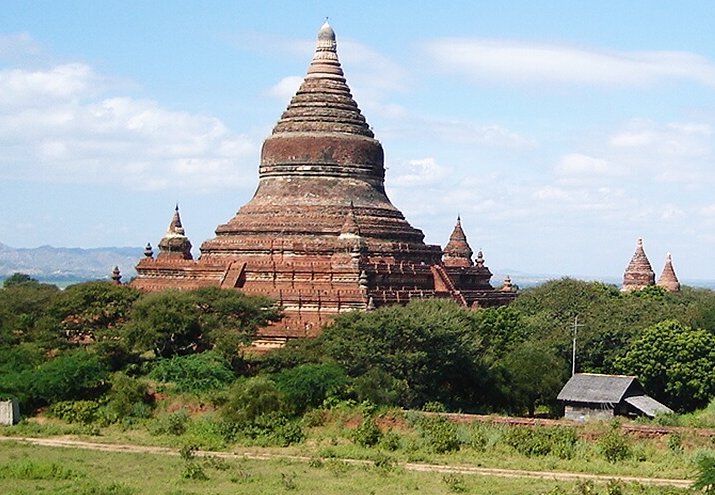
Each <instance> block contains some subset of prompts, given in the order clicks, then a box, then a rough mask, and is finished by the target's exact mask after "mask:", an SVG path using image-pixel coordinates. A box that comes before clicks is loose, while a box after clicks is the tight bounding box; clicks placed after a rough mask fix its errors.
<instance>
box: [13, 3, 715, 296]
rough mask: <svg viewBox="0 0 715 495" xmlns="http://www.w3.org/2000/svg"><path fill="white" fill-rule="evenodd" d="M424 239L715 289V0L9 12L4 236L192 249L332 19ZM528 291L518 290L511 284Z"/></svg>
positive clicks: (404, 203) (243, 196) (524, 264)
mask: <svg viewBox="0 0 715 495" xmlns="http://www.w3.org/2000/svg"><path fill="white" fill-rule="evenodd" d="M326 16H328V17H329V19H330V23H331V25H332V26H333V28H334V29H335V31H336V34H337V39H338V53H339V56H340V59H341V62H342V65H343V69H344V71H345V73H346V77H347V80H348V84H349V85H350V87H351V88H352V90H353V93H354V95H355V98H356V100H357V102H358V104H359V105H360V107H361V109H362V111H363V113H364V115H365V116H366V118H367V120H368V123H370V125H371V126H372V127H373V129H374V131H375V134H376V136H377V138H378V139H379V140H380V141H381V142H382V144H383V146H384V148H385V154H386V166H387V179H386V186H387V190H388V195H389V196H390V198H391V200H392V202H393V203H394V204H395V205H396V206H397V207H399V208H400V209H401V210H402V211H403V212H404V213H405V215H406V217H407V218H408V220H409V221H410V222H411V223H412V224H413V225H414V226H416V227H418V228H421V229H422V230H423V231H424V232H425V235H426V240H427V241H428V242H430V243H437V244H442V245H444V243H445V242H446V240H447V238H448V236H449V233H450V231H451V229H452V227H453V225H454V222H455V219H456V216H457V214H460V215H461V217H462V223H463V226H464V229H465V232H466V234H467V236H468V238H469V241H470V243H471V245H472V247H473V248H474V249H475V250H476V249H480V248H481V249H483V250H484V253H485V257H486V261H487V264H488V265H489V266H490V267H491V268H492V269H493V270H500V271H523V272H531V273H547V274H555V275H573V276H594V277H620V276H621V275H622V273H623V270H624V268H625V266H626V264H627V263H628V261H629V259H630V257H631V255H632V254H633V250H634V248H635V243H636V239H637V237H639V236H642V237H643V238H644V239H645V248H646V252H647V253H648V255H649V257H650V260H651V263H652V265H653V268H654V269H655V271H656V272H657V273H659V272H660V270H661V269H662V267H663V262H664V260H665V255H666V252H668V251H670V252H672V254H673V260H674V264H675V269H676V272H677V273H678V275H679V276H680V277H681V278H682V279H697V278H705V279H715V263H713V261H712V253H713V251H715V249H714V248H715V193H714V191H715V146H714V145H715V134H714V133H715V36H713V35H712V19H714V18H715V2H711V1H699V2H698V1H683V2H672V1H658V0H652V1H629V2H622V1H600V2H581V1H568V2H567V1H563V2H559V1H549V2H546V1H543V2H540V1H534V0H531V1H521V2H520V1H501V2H472V1H464V2H426V1H416V0H411V1H392V2H370V1H360V2H354V1H341V2H335V1H331V2H327V1H325V2H323V1H314V2H310V1H300V2H299V1H295V2H289V1H284V2H279V1H260V2H249V1H207V2H184V1H172V2H168V1H165V2H162V1H152V2H145V1H122V2H114V1H109V0H107V1H102V2H97V1H57V0H55V1H33V2H28V1H14V0H5V1H4V2H3V5H2V9H0V212H1V214H0V242H2V243H4V244H7V245H10V246H14V247H33V246H39V245H42V244H51V245H55V246H79V247H97V246H108V245H122V246H143V245H144V244H146V242H151V243H152V244H153V245H156V243H157V242H158V240H159V239H160V238H161V236H162V234H163V232H164V231H165V229H166V226H167V225H168V222H169V220H170V217H171V214H172V211H173V207H174V204H175V203H176V202H177V201H178V202H179V204H180V206H181V211H182V218H183V220H184V226H185V228H186V230H187V234H188V235H189V237H190V238H191V240H192V242H193V244H194V246H196V247H198V246H199V245H200V243H201V242H202V241H203V240H205V239H208V238H210V237H212V235H213V229H214V228H215V227H216V226H217V225H218V224H220V223H224V222H225V221H227V220H228V219H229V218H231V217H232V216H233V214H234V213H235V212H236V210H237V209H238V208H239V207H240V206H241V205H243V204H244V203H245V202H246V201H247V200H248V199H249V198H250V197H251V195H252V194H253V191H254V190H255V187H256V184H257V175H258V161H259V153H260V146H261V143H262V141H263V139H265V137H266V136H267V135H268V134H269V133H270V130H271V128H272V126H273V125H274V124H275V122H276V121H277V119H278V118H279V116H280V114H281V112H282V111H283V110H284V109H285V107H286V105H287V103H288V101H289V99H290V97H291V96H292V94H293V92H294V91H295V90H296V89H297V84H298V83H299V81H300V80H301V78H302V76H303V75H304V74H305V70H306V69H307V67H308V64H309V61H310V58H311V54H312V51H313V47H314V41H315V36H316V34H317V31H318V29H319V27H320V25H321V24H322V23H323V21H324V19H325V17H326ZM517 282H518V280H517Z"/></svg>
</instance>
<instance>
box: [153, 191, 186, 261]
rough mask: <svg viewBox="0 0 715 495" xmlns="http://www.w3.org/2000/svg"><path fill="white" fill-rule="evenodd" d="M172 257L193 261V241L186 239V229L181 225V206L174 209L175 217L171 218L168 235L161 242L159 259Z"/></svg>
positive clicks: (167, 230)
mask: <svg viewBox="0 0 715 495" xmlns="http://www.w3.org/2000/svg"><path fill="white" fill-rule="evenodd" d="M166 256H170V257H172V258H182V259H186V260H190V259H193V257H192V256H191V241H189V238H188V237H186V234H185V232H184V227H183V226H182V225H181V216H180V215H179V205H178V204H177V205H176V208H175V209H174V216H173V217H172V218H171V222H170V223H169V228H168V229H166V234H164V237H163V238H162V239H161V241H159V257H166Z"/></svg>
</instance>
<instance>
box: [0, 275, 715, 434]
mask: <svg viewBox="0 0 715 495" xmlns="http://www.w3.org/2000/svg"><path fill="white" fill-rule="evenodd" d="M577 316H578V322H579V324H580V325H582V326H579V327H578V331H577V348H576V358H577V359H576V361H577V362H576V369H577V371H582V372H598V373H622V374H633V375H636V376H638V377H639V379H640V380H641V382H642V383H643V385H644V387H645V389H646V391H647V392H648V393H649V394H651V395H653V396H654V397H656V398H657V399H659V400H661V401H663V402H664V403H666V404H667V405H669V406H671V407H672V408H674V409H676V410H678V411H691V410H693V409H695V408H698V407H702V406H704V405H706V404H707V403H709V402H711V401H712V400H713V397H715V372H714V371H713V370H714V369H715V351H713V349H715V346H714V345H713V344H714V343H715V293H713V292H712V291H709V290H699V289H692V288H687V287H686V288H684V289H683V291H682V292H680V293H676V294H671V293H667V292H665V291H663V290H662V289H659V288H657V287H655V288H648V289H646V290H643V291H638V292H634V293H621V292H620V291H619V290H617V288H615V287H613V286H609V285H606V284H603V283H599V282H584V281H578V280H573V279H561V280H555V281H551V282H548V283H545V284H543V285H541V286H539V287H536V288H532V289H527V290H525V291H523V293H522V294H521V295H520V296H519V298H518V299H517V300H516V301H515V302H514V303H513V304H512V305H511V306H509V307H502V308H487V309H479V310H468V309H464V308H462V307H460V306H458V305H457V304H455V303H454V302H452V301H449V300H425V301H413V302H411V303H409V304H407V305H406V306H392V307H386V308H380V309H378V310H376V311H371V312H353V313H346V314H341V315H339V316H338V317H336V318H335V319H334V321H333V322H332V324H331V325H329V326H328V327H327V328H325V329H324V331H323V332H322V334H321V335H320V336H319V337H317V338H315V339H310V340H300V341H292V342H289V343H288V345H287V346H286V347H285V348H283V349H281V350H279V351H276V352H272V353H269V354H267V355H263V356H251V355H247V354H246V353H245V349H246V345H247V344H248V343H249V342H250V340H251V339H252V337H253V336H254V335H255V332H256V330H257V329H258V328H259V327H260V326H263V325H266V324H269V323H270V322H272V321H276V320H277V319H278V318H279V317H280V313H279V308H276V307H275V305H274V304H272V302H271V301H269V300H266V299H264V298H258V297H248V296H245V295H243V294H241V293H239V292H237V291H234V290H221V289H217V288H205V289H199V290H194V291H186V292H179V291H167V292H162V293H151V294H143V293H140V292H137V291H135V290H133V289H131V288H130V287H127V286H116V285H113V284H110V283H106V282H90V283H85V284H78V285H75V286H71V287H68V288H67V289H65V290H62V291H60V290H59V289H57V288H56V287H54V286H52V285H46V284H41V283H39V282H37V281H36V280H33V279H32V278H30V277H27V276H23V275H16V276H13V277H11V278H10V279H8V280H7V281H6V282H5V284H4V287H3V288H2V289H0V377H1V379H0V395H2V396H14V397H18V398H19V399H21V401H22V405H23V408H24V409H25V410H26V411H30V410H32V409H33V408H36V407H40V406H44V405H49V404H53V403H58V402H62V401H68V400H82V401H88V402H87V403H86V404H84V406H83V407H84V409H83V411H85V410H86V411H92V410H94V409H93V408H95V407H97V408H100V409H101V411H100V412H101V414H100V416H102V417H104V418H105V419H106V418H110V419H111V418H114V419H111V420H119V419H120V418H122V417H143V416H145V415H146V414H148V413H150V412H151V410H150V408H151V407H153V402H152V398H151V394H152V393H153V392H155V391H156V390H159V393H165V392H166V391H167V390H168V391H170V392H171V391H173V392H178V393H188V394H199V395H200V394H208V393H210V394H214V395H215V397H214V396H212V397H213V399H212V400H213V401H214V402H216V407H218V408H220V409H221V410H222V411H223V414H224V417H225V419H226V421H227V422H228V423H232V424H239V423H242V424H244V425H249V426H250V428H253V429H254V430H253V431H259V430H260V428H263V426H261V425H263V424H264V423H266V422H268V421H278V422H284V423H285V424H286V425H289V424H290V421H292V420H293V418H296V417H298V416H300V415H302V414H305V413H307V412H309V411H310V410H312V409H317V408H320V407H323V406H324V405H325V404H329V403H331V402H336V401H343V400H351V401H355V403H361V402H365V401H367V402H370V403H373V404H381V405H397V406H402V407H422V406H423V405H425V404H428V403H435V402H437V403H441V404H443V405H444V406H445V407H446V408H447V410H457V409H461V410H466V411H483V412H492V411H493V412H509V413H513V414H529V415H534V414H536V413H538V412H541V413H551V414H557V413H558V405H557V404H556V403H555V397H556V395H557V393H558V391H559V389H560V388H561V387H562V386H563V384H564V383H565V381H566V380H567V379H568V377H569V374H570V368H571V359H572V357H571V352H572V347H571V346H572V338H573V336H574V320H575V318H576V317H577ZM231 387H233V388H231ZM247 391H248V392H247ZM222 394H223V395H222ZM256 394H257V395H256ZM249 395H250V396H251V398H250V400H248V396H249ZM254 395H256V396H255V397H253V396H254ZM216 397H223V399H221V400H219V399H216ZM237 397H242V399H241V400H243V401H244V402H241V401H238V402H237V400H238V399H237ZM246 401H247V402H246ZM249 406H250V407H254V406H255V408H257V409H255V410H254V409H250V407H249ZM247 408H248V409H247ZM262 408H267V409H266V411H263V409H262ZM271 408H272V409H271ZM69 409H71V408H69ZM59 410H62V411H66V410H68V406H62V407H61V408H60V407H58V411H59ZM83 411H79V412H77V411H74V412H72V411H71V414H75V412H76V413H77V414H78V415H80V416H81V415H82V414H84V412H83ZM256 411H263V412H260V414H259V413H257V412H256ZM68 414H69V413H68ZM97 414H99V412H98V413H97ZM276 415H277V416H276ZM177 418H179V416H177ZM241 418H243V419H241ZM277 418H280V419H277ZM179 419H180V418H179ZM179 419H176V421H179ZM286 428H289V426H286ZM291 428H292V426H291ZM286 431H288V430H286ZM291 435H292V434H291ZM289 436H290V435H289Z"/></svg>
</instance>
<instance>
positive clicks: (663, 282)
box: [657, 253, 680, 292]
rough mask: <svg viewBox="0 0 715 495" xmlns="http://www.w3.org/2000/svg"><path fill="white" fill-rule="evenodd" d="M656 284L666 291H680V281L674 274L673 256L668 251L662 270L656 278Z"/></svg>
mask: <svg viewBox="0 0 715 495" xmlns="http://www.w3.org/2000/svg"><path fill="white" fill-rule="evenodd" d="M657 285H658V286H659V287H663V288H664V289H665V290H667V291H668V292H680V281H679V280H678V277H677V275H675V269H674V268H673V258H672V257H671V256H670V253H668V254H667V255H666V256H665V266H664V267H663V272H662V273H661V274H660V277H659V278H658V283H657Z"/></svg>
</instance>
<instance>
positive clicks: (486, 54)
mask: <svg viewBox="0 0 715 495" xmlns="http://www.w3.org/2000/svg"><path fill="white" fill-rule="evenodd" d="M424 48H425V52H426V53H427V55H428V56H429V57H430V58H431V61H432V63H433V64H434V65H435V66H436V67H441V68H442V69H444V70H447V71H450V72H455V73H462V74H465V75H467V76H469V77H471V78H473V79H476V80H484V79H489V80H498V81H500V82H507V83H510V84H531V83H534V82H546V83H565V84H574V83H575V84H585V85H589V86H593V85H608V86H611V85H614V86H622V85H628V86H632V85H642V84H650V83H656V82H660V81H664V80H688V81H693V82H697V83H700V84H704V85H707V86H715V64H713V62H711V61H710V60H708V59H707V58H705V57H702V56H700V55H697V54H693V53H689V52H676V51H651V52H616V51H597V50H589V49H584V48H577V47H571V46H562V45H549V44H540V43H526V42H515V41H504V40H484V39H468V38H466V39H454V38H446V39H439V40H435V41H431V42H428V43H426V44H425V45H424Z"/></svg>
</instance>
